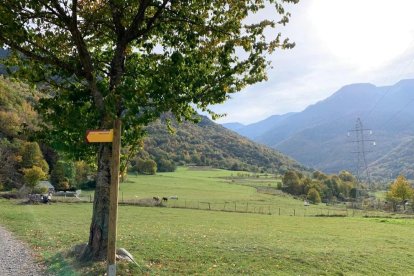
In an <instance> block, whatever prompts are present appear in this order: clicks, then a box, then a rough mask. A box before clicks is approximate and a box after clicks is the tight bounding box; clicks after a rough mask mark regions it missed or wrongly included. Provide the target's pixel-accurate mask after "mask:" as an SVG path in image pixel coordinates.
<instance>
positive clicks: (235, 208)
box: [234, 202, 237, 212]
mask: <svg viewBox="0 0 414 276" xmlns="http://www.w3.org/2000/svg"><path fill="white" fill-rule="evenodd" d="M236 210H237V206H236V202H234V212H236Z"/></svg>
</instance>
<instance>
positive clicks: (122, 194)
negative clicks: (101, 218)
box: [121, 192, 124, 203]
mask: <svg viewBox="0 0 414 276" xmlns="http://www.w3.org/2000/svg"><path fill="white" fill-rule="evenodd" d="M121 196H122V203H124V192H122V193H121Z"/></svg>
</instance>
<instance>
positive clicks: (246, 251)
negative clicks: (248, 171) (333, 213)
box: [0, 169, 414, 275]
mask: <svg viewBox="0 0 414 276" xmlns="http://www.w3.org/2000/svg"><path fill="white" fill-rule="evenodd" d="M231 174H233V175H234V174H235V173H234V172H228V171H200V172H197V171H191V170H185V169H180V170H179V171H178V172H176V173H170V174H168V173H165V174H160V175H157V176H130V178H129V182H128V183H124V184H122V186H121V191H123V192H124V196H125V195H128V196H131V197H132V198H135V196H138V197H140V198H141V197H142V198H145V197H151V198H152V196H154V195H159V196H168V195H178V196H179V200H178V202H182V201H186V200H188V201H191V200H194V201H201V200H202V201H212V202H213V201H215V202H219V201H230V200H234V201H235V202H238V203H240V202H242V201H247V202H250V203H252V202H256V203H262V204H273V203H275V204H278V205H279V206H281V207H282V208H285V209H290V208H292V207H294V208H298V210H299V209H300V208H301V209H303V208H304V207H303V202H302V201H300V200H294V199H293V198H291V197H285V196H272V195H266V194H259V193H257V192H256V189H255V188H253V187H251V186H249V185H244V184H243V185H242V186H241V185H237V184H234V183H232V182H231V181H230V182H229V180H228V179H227V178H223V177H229V176H231ZM266 181H267V180H266ZM255 184H257V183H255ZM168 204H170V202H169V203H168ZM240 204H241V203H240ZM252 204H253V203H252ZM299 207H300V208H299ZM311 208H318V207H315V206H312V207H311ZM319 208H321V210H324V209H323V208H326V207H319ZM309 210H310V209H309ZM315 210H316V209H315ZM325 211H326V210H325ZM325 214H326V213H325ZM91 216H92V204H68V203H54V204H52V205H43V204H40V205H22V204H19V203H18V201H9V200H4V199H0V223H1V224H2V225H4V226H6V227H7V228H8V229H10V230H11V231H13V232H14V233H16V235H17V236H18V237H20V238H21V239H23V240H25V241H27V242H28V243H29V244H30V245H31V246H32V247H33V248H34V250H35V251H36V252H37V253H38V254H39V257H40V259H42V260H44V261H45V263H46V265H47V266H48V267H49V271H50V272H52V273H55V274H57V275H102V274H103V273H104V271H105V264H104V263H95V264H79V263H77V262H76V261H75V259H74V258H73V257H70V256H68V255H67V252H68V250H69V249H70V248H71V247H72V246H73V245H75V244H80V243H84V242H86V241H87V238H88V230H89V223H90V219H91ZM413 234H414V220H412V219H391V218H363V217H361V216H359V217H309V216H306V217H304V216H303V215H301V216H292V214H283V213H282V215H281V216H279V215H278V214H277V213H273V214H272V215H263V214H252V213H238V212H219V211H214V212H213V211H206V210H194V209H178V208H160V207H158V208H156V207H138V206H123V205H121V206H120V207H119V219H118V247H124V248H126V249H127V250H128V251H130V252H131V253H132V254H133V255H134V256H135V258H136V260H137V262H138V264H139V267H137V266H135V265H126V264H122V263H121V264H119V272H120V275H140V274H149V275H171V274H180V275H188V274H201V275H375V274H377V275H402V274H405V275H409V274H410V273H412V271H413V268H414V258H413V257H414V256H413V255H414V253H413V250H412V249H413V248H414V240H413V239H412V236H413Z"/></svg>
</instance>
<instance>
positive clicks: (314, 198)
mask: <svg viewBox="0 0 414 276" xmlns="http://www.w3.org/2000/svg"><path fill="white" fill-rule="evenodd" d="M307 198H308V199H309V200H310V201H311V202H312V203H314V204H318V203H321V196H320V195H319V192H318V190H316V189H315V188H311V189H310V190H309V192H308V195H307Z"/></svg>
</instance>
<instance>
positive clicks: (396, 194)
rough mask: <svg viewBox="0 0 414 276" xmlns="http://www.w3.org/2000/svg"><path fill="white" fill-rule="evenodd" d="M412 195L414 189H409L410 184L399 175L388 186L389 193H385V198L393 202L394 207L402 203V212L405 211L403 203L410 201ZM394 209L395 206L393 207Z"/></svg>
mask: <svg viewBox="0 0 414 276" xmlns="http://www.w3.org/2000/svg"><path fill="white" fill-rule="evenodd" d="M413 195H414V189H413V188H411V186H410V184H409V183H408V181H407V179H406V178H405V177H404V176H402V175H400V176H398V177H397V179H396V180H395V181H394V183H393V184H392V185H391V186H390V189H389V191H388V192H387V195H386V198H387V200H389V201H391V202H393V204H394V205H395V204H396V203H398V202H399V203H403V204H404V210H405V201H406V200H410V199H411V198H412V197H413ZM394 209H395V206H394Z"/></svg>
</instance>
